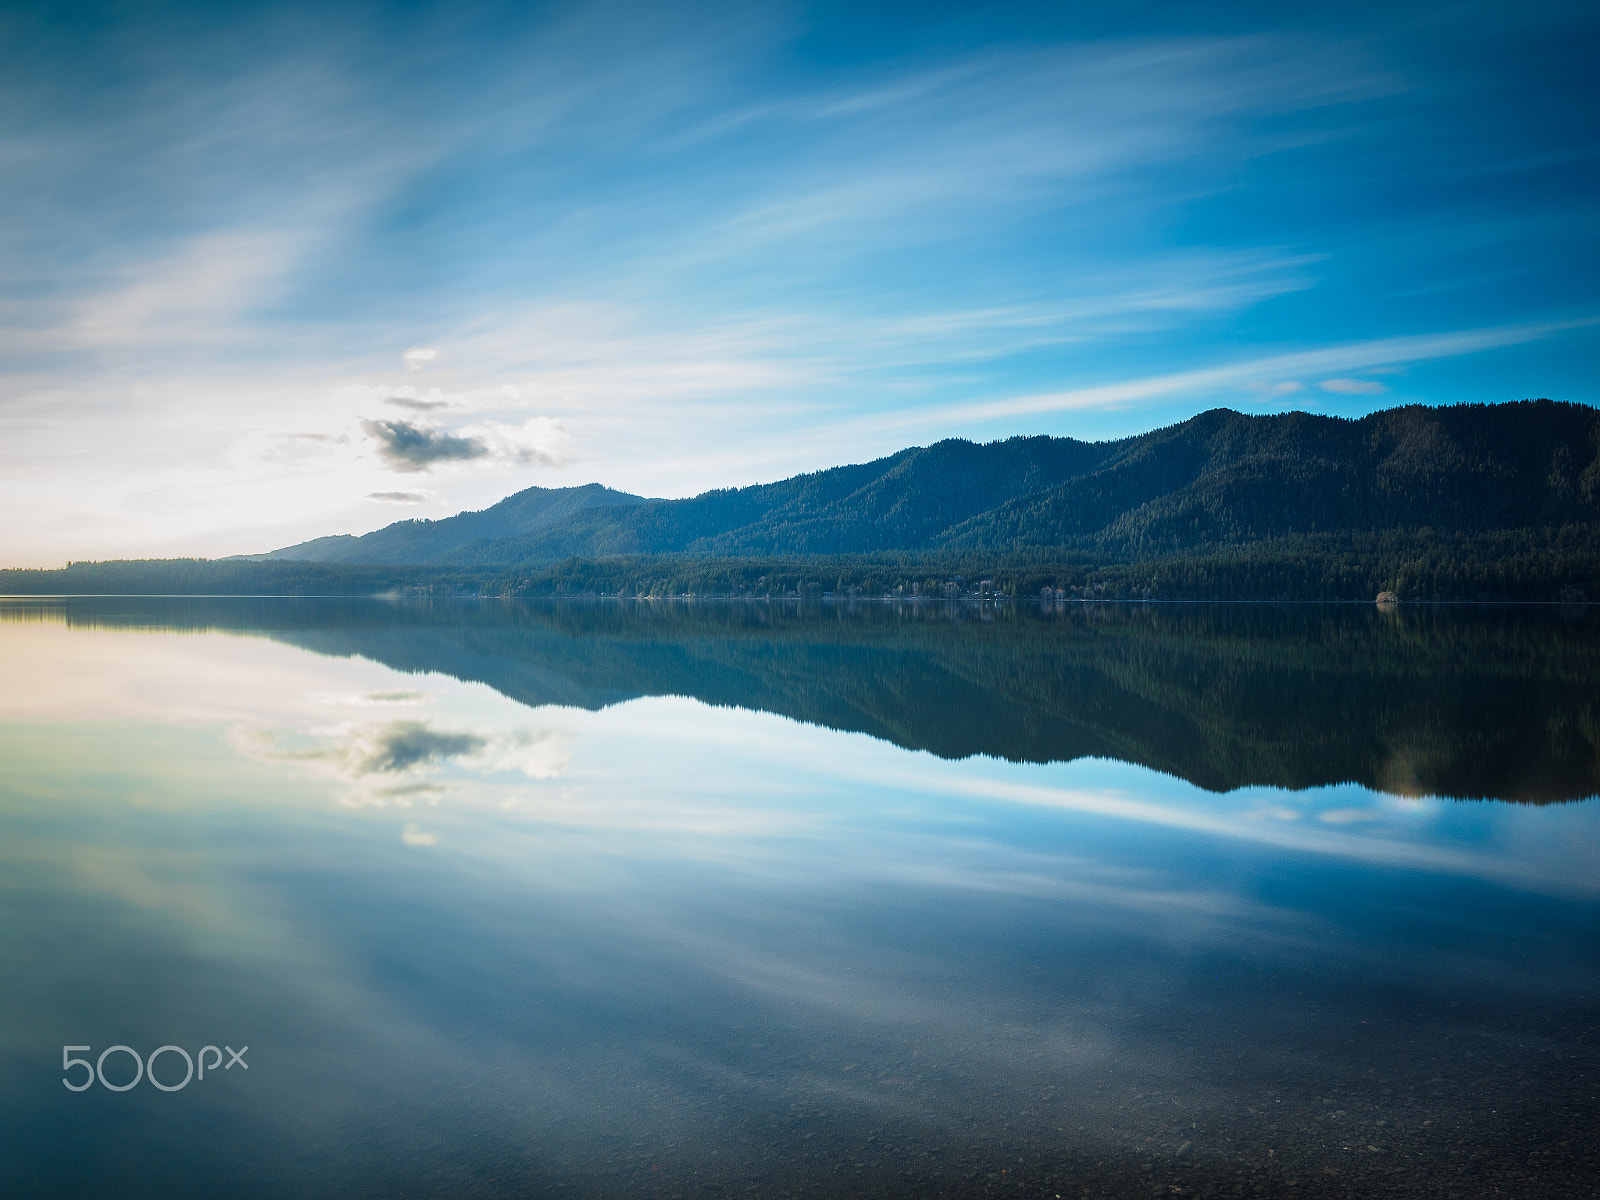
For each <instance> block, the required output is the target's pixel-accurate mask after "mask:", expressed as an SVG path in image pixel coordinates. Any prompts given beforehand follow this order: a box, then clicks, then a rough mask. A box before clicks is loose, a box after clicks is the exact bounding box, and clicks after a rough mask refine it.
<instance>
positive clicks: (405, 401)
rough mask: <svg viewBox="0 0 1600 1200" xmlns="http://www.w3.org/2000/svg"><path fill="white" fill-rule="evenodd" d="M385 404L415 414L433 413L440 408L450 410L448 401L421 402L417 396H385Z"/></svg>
mask: <svg viewBox="0 0 1600 1200" xmlns="http://www.w3.org/2000/svg"><path fill="white" fill-rule="evenodd" d="M383 402H384V403H385V404H392V405H394V406H395V407H396V408H409V409H411V410H412V411H413V412H433V411H434V410H435V409H439V408H449V407H450V401H448V400H419V399H417V397H415V396H385V397H384V399H383Z"/></svg>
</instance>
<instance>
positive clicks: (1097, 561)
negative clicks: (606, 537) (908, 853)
mask: <svg viewBox="0 0 1600 1200" xmlns="http://www.w3.org/2000/svg"><path fill="white" fill-rule="evenodd" d="M1046 589H1048V590H1049V592H1050V596H1051V598H1052V599H1055V598H1059V599H1064V600H1069V599H1070V600H1106V599H1122V600H1367V601H1370V600H1372V599H1374V598H1375V597H1377V596H1379V595H1380V594H1382V593H1385V592H1393V593H1394V594H1395V597H1396V598H1397V599H1400V600H1468V601H1543V602H1551V601H1562V602H1581V601H1583V600H1585V599H1587V598H1589V597H1596V598H1600V527H1596V526H1592V525H1576V526H1567V527H1564V528H1560V529H1527V530H1500V531H1495V532H1492V533H1485V534H1478V535H1475V536H1474V535H1467V534H1454V535H1445V534H1439V533H1436V532H1434V531H1431V530H1421V531H1416V532H1409V533H1407V532H1388V533H1335V534H1321V535H1307V536H1303V537H1281V538H1271V539H1263V540H1261V541H1258V542H1253V543H1247V544H1244V545H1237V546H1211V547H1202V548H1198V549H1196V550H1192V551H1187V552H1182V553H1176V554H1167V555H1162V556H1160V557H1152V558H1147V559H1132V560H1123V559H1119V558H1118V557H1117V556H1115V555H1112V554H1108V553H1104V552H1102V553H1099V554H1094V553H1089V552H1077V553H1067V552H1060V551H1049V550H1040V551H1027V550H1019V551H1010V552H1007V553H1001V554H985V553H977V552H966V553H962V552H949V551H947V552H943V553H937V552H935V553H901V554H859V555H792V556H786V557H772V558H735V557H710V556H701V555H688V554H668V555H623V556H617V557H610V558H593V559H576V558H575V559H568V560H565V561H562V562H556V563H549V564H538V565H532V566H482V567H476V568H456V567H442V566H382V565H375V564H361V563H308V562H295V561H286V560H273V561H265V562H263V561H248V560H245V561H241V560H226V559H225V560H221V561H210V560H205V559H148V560H129V561H113V562H103V563H73V564H71V565H70V566H68V567H65V568H63V569H61V570H54V571H48V570H7V571H0V594H10V595H169V596H171V595H180V596H181V595H277V596H312V595H323V596H354V595H375V594H379V593H397V594H405V595H425V596H747V597H758V596H766V597H808V598H840V599H845V598H849V597H854V596H875V597H885V596H887V597H891V598H894V599H897V600H906V601H926V600H955V599H963V598H971V597H982V596H989V597H995V598H1003V599H1006V598H1008V599H1018V598H1036V597H1038V596H1040V595H1041V594H1042V593H1043V592H1044V591H1045V590H1046Z"/></svg>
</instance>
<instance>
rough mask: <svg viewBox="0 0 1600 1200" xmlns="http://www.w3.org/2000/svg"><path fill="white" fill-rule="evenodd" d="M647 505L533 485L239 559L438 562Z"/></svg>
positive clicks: (599, 492) (587, 488)
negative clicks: (480, 503)
mask: <svg viewBox="0 0 1600 1200" xmlns="http://www.w3.org/2000/svg"><path fill="white" fill-rule="evenodd" d="M644 503H646V501H645V500H644V499H643V498H642V497H640V496H631V495H629V494H628V493H626V492H615V491H612V490H611V489H610V488H608V487H602V486H601V485H600V484H598V483H586V484H584V485H583V486H582V487H572V488H541V487H532V488H528V489H527V490H526V491H522V492H518V493H517V494H516V495H514V496H507V497H506V498H505V499H504V500H502V501H500V503H499V504H496V505H494V506H492V507H490V508H486V509H483V510H482V511H481V512H464V513H459V514H457V515H456V516H453V517H447V518H445V519H444V520H442V521H396V522H395V523H394V524H393V525H386V526H384V527H383V528H382V529H378V530H374V531H373V532H372V533H369V534H366V535H364V536H362V537H353V536H351V535H350V534H335V535H334V536H332V537H322V538H315V539H314V540H312V541H309V542H301V543H300V544H299V545H297V546H285V547H284V548H283V549H282V550H274V551H272V552H271V553H269V554H254V555H240V556H239V557H241V558H253V559H261V560H265V559H292V560H294V561H297V562H332V563H427V562H438V561H440V560H441V559H442V558H443V557H444V556H445V555H448V554H449V553H450V552H451V551H453V550H458V549H460V548H461V547H462V546H466V545H468V544H470V543H473V542H481V541H485V540H489V539H495V538H506V537H512V536H515V535H517V534H528V533H532V532H534V531H536V530H539V529H543V528H546V527H548V526H551V525H555V524H558V523H560V522H563V521H567V520H570V519H571V518H572V517H573V516H574V515H575V514H577V513H579V512H581V511H583V510H584V509H587V508H598V507H605V506H613V505H627V504H644Z"/></svg>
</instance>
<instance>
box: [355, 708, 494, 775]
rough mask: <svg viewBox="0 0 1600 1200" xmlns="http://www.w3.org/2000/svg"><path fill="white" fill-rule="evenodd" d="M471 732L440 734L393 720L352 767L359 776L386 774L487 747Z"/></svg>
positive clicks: (424, 726) (422, 725)
mask: <svg viewBox="0 0 1600 1200" xmlns="http://www.w3.org/2000/svg"><path fill="white" fill-rule="evenodd" d="M488 744H489V743H488V739H487V738H481V737H479V736H478V735H477V734H475V733H444V732H441V731H440V730H437V729H430V728H429V727H428V725H427V724H426V723H425V722H423V721H394V722H391V723H390V724H388V725H385V726H383V728H381V729H380V730H378V732H377V736H376V737H374V738H373V739H372V740H371V742H369V743H367V744H365V745H363V746H361V748H360V754H359V760H358V761H357V762H355V763H354V764H353V765H354V766H355V769H356V770H357V771H358V772H360V773H361V774H363V775H373V774H390V773H394V772H399V771H405V770H409V769H410V768H411V767H416V766H421V765H422V764H424V763H431V762H438V761H439V760H440V759H442V758H450V757H453V756H454V755H457V754H472V753H474V752H475V751H478V750H482V749H483V748H484V747H485V746H486V745H488Z"/></svg>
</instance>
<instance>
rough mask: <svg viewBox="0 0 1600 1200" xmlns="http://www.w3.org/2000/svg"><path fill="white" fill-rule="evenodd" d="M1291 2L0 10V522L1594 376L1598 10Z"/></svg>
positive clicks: (775, 462) (405, 488) (87, 529)
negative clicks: (4, 514)
mask: <svg viewBox="0 0 1600 1200" xmlns="http://www.w3.org/2000/svg"><path fill="white" fill-rule="evenodd" d="M1285 8H1286V6H1284V5H1282V4H1272V5H1268V4H1247V3H1241V4H1232V5H1229V4H1206V5H1177V4H1164V3H1125V4H1110V3H1097V4H1081V5H1080V4H1062V3H1058V4H1052V5H1038V6H1034V5H1021V4H1018V5H973V4H965V5H937V4H928V3H918V4H915V5H910V4H907V5H864V4H860V3H856V4H851V5H804V4H795V5H782V4H724V5H704V6H701V5H690V4H677V5H673V4H641V5H632V4H602V3H581V4H555V5H545V6H534V5H520V4H519V5H509V4H503V5H495V4H478V5H472V4H459V3H457V4H451V5H403V4H394V5H383V4H327V3H322V4H317V5H270V4H253V5H243V4H237V5H225V4H215V3H213V4H207V5H203V6H178V5H161V4H116V5H106V6H104V7H103V8H102V7H97V6H95V5H93V4H72V5H55V6H27V7H24V6H16V5H13V6H9V7H5V8H3V9H0V162H3V163H4V168H3V169H0V211H4V213H5V214H6V219H5V221H4V222H0V254H3V262H4V271H3V274H0V501H3V502H4V503H5V504H6V505H7V511H9V512H11V513H13V514H19V513H21V514H26V519H24V520H20V521H18V520H13V521H12V522H8V523H7V526H8V527H7V528H6V529H5V530H4V531H3V532H0V561H3V562H4V563H6V564H17V565H21V564H35V563H37V564H41V565H46V564H50V563H57V562H60V561H63V560H65V559H69V558H86V557H106V556H116V555H133V554H175V553H200V554H227V553H234V552H241V551H249V550H260V549H266V548H269V547H271V546H275V545H281V544H285V543H287V542H291V541H296V540H299V539H301V538H303V537H309V536H314V535H318V534H322V533H330V532H347V531H348V532H360V531H362V530H365V529H370V528H374V527H376V526H378V525H382V524H385V523H387V522H388V521H391V520H395V519H399V518H401V517H407V516H427V517H435V516H441V515H446V514H448V513H451V512H455V511H458V510H460V509H462V508H471V507H481V506H483V505H485V504H487V503H491V502H493V501H494V500H496V499H499V498H500V497H501V496H503V495H505V494H507V493H509V492H512V491H515V490H518V489H520V488H522V487H526V486H529V485H531V484H541V485H545V486H565V485H570V484H576V483H584V482H588V481H589V480H592V479H597V480H600V481H602V482H604V483H607V484H610V485H612V486H615V487H619V488H623V489H626V490H629V491H635V492H641V493H645V494H650V495H666V496H680V495H690V494H693V493H695V492H698V491H701V490H704V489H706V488H710V487H721V486H731V485H738V484H746V483H753V482H759V481H764V480H769V479H774V478H779V477H782V476H784V475H788V474H792V473H795V472H798V471H805V470H814V469H817V468H821V467H827V466H832V465H835V464H838V463H841V462H851V461H862V460H866V459H870V458H873V457H877V456H880V455H882V454H886V453H890V452H892V451H894V450H896V449H899V448H901V447H903V446H906V445H912V444H926V443H927V442H931V441H935V440H938V439H939V438H944V437H967V438H973V439H977V440H988V439H992V438H997V437H1005V436H1010V435H1012V434H1016V433H1050V434H1055V435H1067V436H1074V437H1081V438H1094V439H1098V438H1106V437H1117V436H1122V435H1126V434H1130V433H1136V432H1141V431H1143V430H1145V429H1149V428H1152V427H1155V426H1158V425H1162V424H1167V423H1170V422H1172V421H1177V420H1181V419H1183V418H1185V417H1187V416H1190V415H1192V414H1194V413H1196V412H1200V411H1203V410H1204V409H1207V408H1212V407H1216V406H1219V405H1225V406H1228V407H1231V408H1235V409H1239V410H1241V411H1247V412H1270V411H1280V410H1283V409H1287V408H1305V409H1309V410H1311V411H1315V412H1323V413H1329V414H1334V415H1343V416H1353V415H1359V414H1361V413H1364V412H1367V411H1370V410H1372V409H1374V408H1378V407H1387V406H1390V405H1393V404H1398V403H1410V402H1423V403H1451V402H1458V401H1494V400H1506V399H1518V398H1522V397H1525V396H1551V397H1554V398H1558V399H1569V400H1578V401H1583V402H1586V403H1594V402H1596V400H1597V399H1600V397H1597V394H1596V393H1597V386H1596V384H1597V380H1596V366H1595V364H1596V363H1597V362H1600V354H1597V349H1600V287H1597V280H1600V255H1597V253H1596V251H1597V240H1600V220H1597V217H1600V212H1597V208H1600V200H1597V197H1600V186H1597V185H1600V169H1597V154H1600V116H1597V114H1600V82H1597V78H1600V77H1597V76H1596V73H1595V72H1594V70H1593V65H1592V61H1591V59H1590V58H1589V57H1588V52H1589V51H1588V48H1591V47H1592V46H1593V45H1594V44H1595V39H1596V35H1597V34H1600V10H1596V9H1595V7H1594V6H1593V5H1592V4H1578V3H1573V4H1560V3H1547V4H1540V3H1532V4H1521V5H1515V6H1513V5H1505V4H1474V3H1448V4H1447V3H1434V4H1405V3H1386V4H1371V5H1363V4H1359V3H1354V4H1352V3H1342V4H1328V5H1316V4H1302V5H1296V6H1292V11H1285ZM397 431H400V432H398V433H397ZM417 446H421V447H423V450H422V452H420V453H417V452H414V451H415V448H416V447H417ZM436 452H437V453H436Z"/></svg>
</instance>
